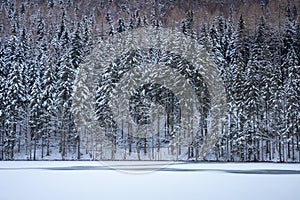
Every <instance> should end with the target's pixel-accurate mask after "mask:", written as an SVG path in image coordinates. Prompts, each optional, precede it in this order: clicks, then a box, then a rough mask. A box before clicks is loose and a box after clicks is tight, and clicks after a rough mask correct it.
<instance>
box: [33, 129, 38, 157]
mask: <svg viewBox="0 0 300 200" xmlns="http://www.w3.org/2000/svg"><path fill="white" fill-rule="evenodd" d="M36 146H37V135H36V134H35V137H34V146H33V160H36Z"/></svg>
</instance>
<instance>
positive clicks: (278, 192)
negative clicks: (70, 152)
mask: <svg viewBox="0 0 300 200" xmlns="http://www.w3.org/2000/svg"><path fill="white" fill-rule="evenodd" d="M299 188H300V164H275V163H269V164H267V163H234V164H232V163H188V162H175V163H168V162H151V161H149V162H143V161H131V162H130V161H124V162H123V161H119V162H118V161H111V162H91V161H68V162H62V161H57V162H50V161H41V162H38V161H37V162H29V161H27V162H26V161H12V162H0V199H1V200H110V199H114V200H120V199H122V200H127V199H128V200H160V199H163V200H177V199H178V200H181V199H183V200H201V199H203V200H210V199H211V200H222V199H229V200H250V199H251V200H260V199H262V200H269V199H270V200H282V199H285V200H293V199H294V200H299V199H300V190H299Z"/></svg>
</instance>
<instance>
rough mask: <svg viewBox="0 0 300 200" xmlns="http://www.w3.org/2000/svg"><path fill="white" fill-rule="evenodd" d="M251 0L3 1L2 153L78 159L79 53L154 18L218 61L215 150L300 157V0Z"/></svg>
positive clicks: (261, 157)
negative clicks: (224, 107) (220, 109)
mask: <svg viewBox="0 0 300 200" xmlns="http://www.w3.org/2000/svg"><path fill="white" fill-rule="evenodd" d="M251 3H252V4H251V5H250V4H249V3H247V2H243V1H229V0H228V1H226V0H224V1H216V2H210V3H207V1H179V0H178V1H158V0H153V1H89V2H86V1H75V0H74V1H71V0H68V1H63V0H57V1H55V0H49V1H29V0H28V1H17V0H12V1H2V3H1V4H0V15H1V16H0V18H1V24H0V33H1V38H0V159H1V160H11V159H16V158H20V155H21V157H22V158H24V159H29V160H37V159H47V158H48V157H50V156H51V154H55V153H59V155H61V159H80V158H81V156H82V154H85V153H86V151H85V149H84V146H82V145H80V144H81V138H80V136H79V134H77V132H76V127H75V124H74V119H73V116H72V112H71V105H72V92H73V91H72V90H73V88H72V86H73V82H74V80H75V78H76V73H77V69H78V67H79V64H80V62H81V61H82V60H83V59H84V57H85V56H86V55H87V54H88V53H89V52H90V51H91V50H92V49H93V47H94V46H95V45H97V44H98V43H100V42H101V41H102V40H105V39H106V38H107V37H113V35H115V34H117V33H118V32H123V31H127V30H130V29H135V28H139V27H143V26H154V27H163V28H168V27H171V28H175V29H177V30H178V31H181V32H183V33H184V34H186V35H187V37H194V38H195V39H197V40H198V41H199V43H200V44H203V45H204V46H205V47H207V50H208V51H210V52H211V54H212V57H213V58H214V60H215V62H216V63H217V65H218V68H219V70H220V75H221V76H222V78H223V80H224V85H225V88H226V92H227V101H228V113H227V118H226V121H225V123H224V128H223V132H222V133H220V136H219V137H220V138H219V142H218V143H217V144H216V146H215V147H214V149H213V152H212V154H211V157H210V159H213V160H224V161H282V162H287V161H299V159H300V130H299V126H300V114H299V113H300V108H299V104H300V101H299V96H300V88H299V87H300V86H299V85H300V81H299V80H300V68H299V55H300V25H299V15H298V10H299V4H297V2H293V1H270V2H269V1H257V2H256V1H255V2H251ZM247 8H248V11H247ZM250 11H253V12H250ZM242 13H244V14H242ZM245 13H246V14H245ZM195 144H196V145H197V146H194V147H193V148H191V149H189V151H188V154H189V155H188V156H187V158H188V159H195V155H197V153H195V152H194V151H197V150H198V149H199V145H201V143H195Z"/></svg>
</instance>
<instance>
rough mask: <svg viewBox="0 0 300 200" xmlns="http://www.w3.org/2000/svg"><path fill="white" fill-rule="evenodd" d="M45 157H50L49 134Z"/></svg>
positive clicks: (48, 134)
mask: <svg viewBox="0 0 300 200" xmlns="http://www.w3.org/2000/svg"><path fill="white" fill-rule="evenodd" d="M46 151H47V152H46V156H50V132H49V133H47V150H46Z"/></svg>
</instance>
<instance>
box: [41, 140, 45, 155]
mask: <svg viewBox="0 0 300 200" xmlns="http://www.w3.org/2000/svg"><path fill="white" fill-rule="evenodd" d="M44 143H45V137H44V135H43V136H42V158H44Z"/></svg>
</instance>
